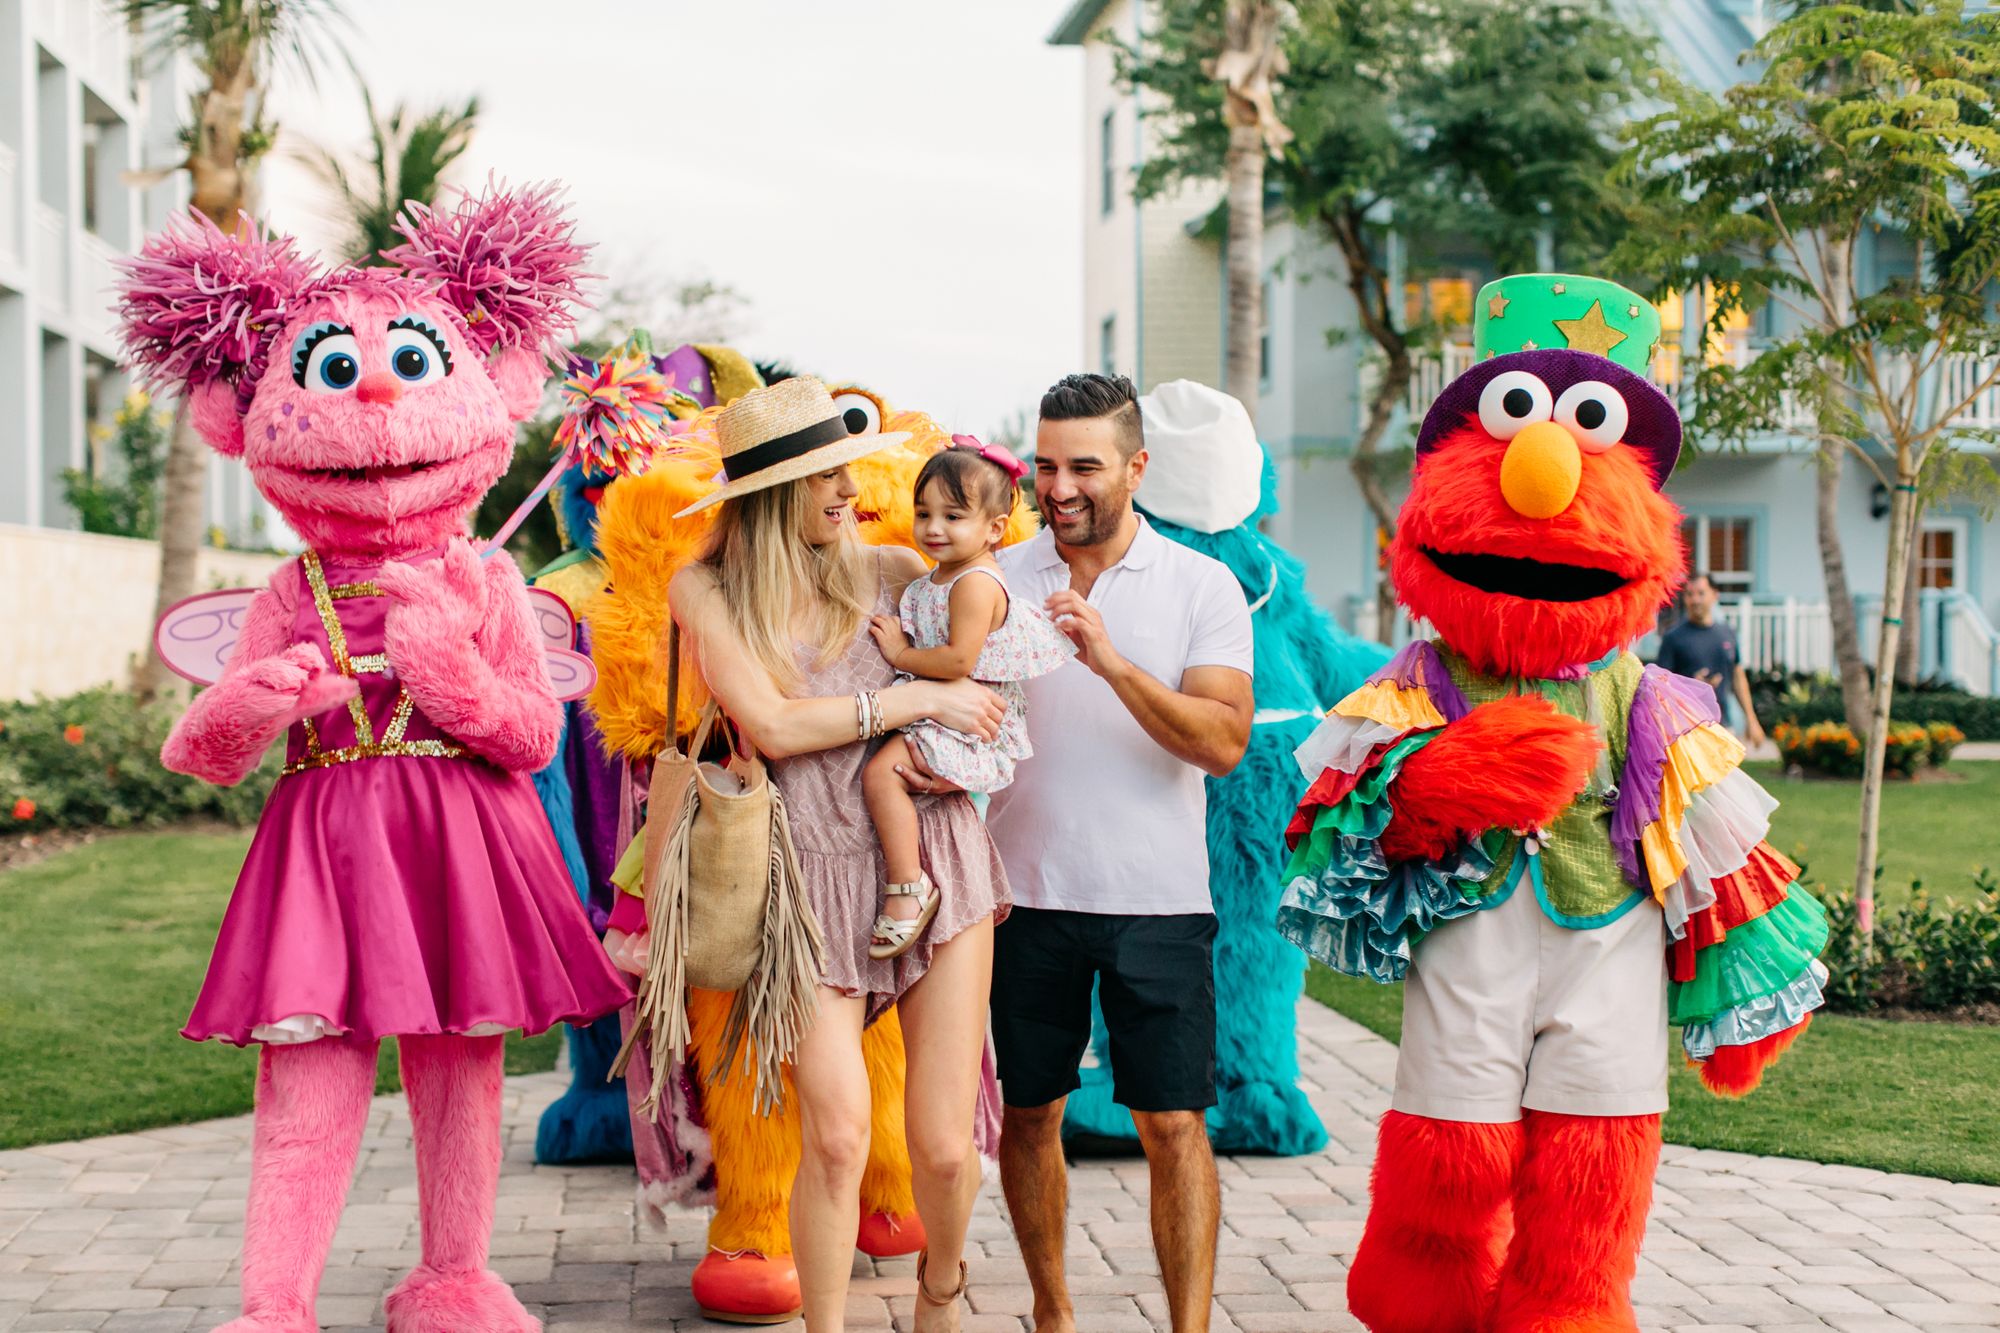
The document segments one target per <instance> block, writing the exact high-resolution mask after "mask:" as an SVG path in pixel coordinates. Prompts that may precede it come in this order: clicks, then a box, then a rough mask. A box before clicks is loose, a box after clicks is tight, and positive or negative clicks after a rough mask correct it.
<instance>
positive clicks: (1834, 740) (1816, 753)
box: [1771, 721, 1965, 778]
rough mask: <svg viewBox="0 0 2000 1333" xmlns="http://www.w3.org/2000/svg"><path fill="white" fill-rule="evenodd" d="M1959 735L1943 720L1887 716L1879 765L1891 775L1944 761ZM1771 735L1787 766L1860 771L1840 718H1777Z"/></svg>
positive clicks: (1837, 773)
mask: <svg viewBox="0 0 2000 1333" xmlns="http://www.w3.org/2000/svg"><path fill="white" fill-rule="evenodd" d="M1964 739H1965V733H1964V732H1962V731H1960V730H1959V729H1958V728H1957V727H1954V726H1951V725H1950V724H1949V723H1942V722H1938V723H1932V724H1931V725H1930V726H1929V727H1924V726H1919V725H1918V724H1916V723H1914V722H1895V721H1892V722H1890V723H1889V732H1888V737H1887V739H1886V740H1885V741H1884V743H1883V752H1882V770H1883V772H1885V773H1887V774H1889V775H1890V776H1891V777H1903V778H1907V777H1913V776H1915V775H1916V771H1917V770H1918V769H1920V768H1923V767H1925V766H1926V765H1929V764H1943V763H1945V762H1946V761H1948V760H1949V759H1950V758H1951V754H1952V751H1953V750H1954V749H1956V748H1957V747H1958V744H1959V742H1961V741H1963V740H1964ZM1771 740H1772V742H1773V743H1774V744H1776V745H1777V747H1778V753H1779V754H1780V755H1782V756H1783V757H1784V760H1785V763H1786V765H1787V766H1788V767H1797V768H1802V769H1805V770H1807V771H1809V772H1813V773H1824V774H1826V775H1827V776H1829V777H1836V778H1855V777H1860V776H1861V770H1862V766H1863V756H1862V753H1861V742H1860V741H1858V740H1856V739H1855V736H1854V733H1853V732H1852V731H1850V730H1848V728H1847V724H1846V723H1845V722H1815V723H1813V724H1812V725H1810V726H1804V727H1801V726H1799V725H1797V724H1796V723H1792V722H1780V723H1779V724H1778V725H1777V726H1776V727H1774V728H1773V729H1772V731H1771Z"/></svg>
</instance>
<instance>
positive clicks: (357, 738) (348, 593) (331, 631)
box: [283, 551, 466, 775]
mask: <svg viewBox="0 0 2000 1333" xmlns="http://www.w3.org/2000/svg"><path fill="white" fill-rule="evenodd" d="M300 563H301V565H303V567H304V569H305V574H306V586H308V587H309V588H311V589H312V595H313V610H314V611H316V612H318V613H319V623H320V628H321V629H323V630H325V631H326V642H327V646H328V647H329V648H331V649H332V650H333V666H334V670H336V671H338V672H339V673H340V674H341V675H343V676H347V677H349V678H352V677H354V676H356V675H358V674H361V673H363V672H372V673H375V674H378V675H379V674H381V673H383V672H386V671H387V670H388V669H389V655H388V654H387V653H363V654H362V655H361V656H359V657H356V656H353V655H352V654H350V653H349V652H348V651H347V631H346V630H345V629H343V628H342V627H341V624H340V614H339V613H338V612H337V611H335V610H334V607H333V604H334V603H335V602H337V601H344V600H346V599H347V598H350V597H380V596H381V595H382V589H381V588H380V587H378V586H376V585H375V584H373V583H343V584H341V585H339V586H338V587H329V586H328V585H327V581H326V570H325V569H324V568H323V567H322V566H321V564H320V562H319V556H318V555H317V554H316V553H315V552H312V551H307V552H306V553H305V555H303V556H302V557H300ZM415 711H416V704H415V703H414V702H413V701H412V700H411V698H410V692H409V691H408V690H398V691H397V692H396V709H395V711H394V712H393V713H391V714H390V715H389V725H388V726H387V728H385V729H384V731H383V735H382V739H381V740H379V741H378V740H376V739H375V723H374V720H373V719H372V718H370V717H369V716H368V707H367V705H366V704H364V703H362V702H361V699H360V696H358V695H357V696H356V697H354V698H352V699H349V700H348V701H347V715H348V717H350V718H352V719H353V721H354V744H352V745H348V746H343V747H342V748H340V749H338V750H328V749H325V748H323V747H322V746H321V744H320V738H319V728H318V727H317V726H315V725H313V720H312V719H311V718H306V719H305V721H304V729H305V737H306V752H305V755H304V757H303V758H301V759H298V760H297V761H295V762H293V763H289V764H287V765H285V767H284V770H283V772H284V773H285V774H287V775H290V774H293V773H303V772H305V771H307V770H308V769H314V768H331V767H332V766H333V765H335V764H351V763H354V762H355V761H356V760H360V759H394V758H414V759H463V758H465V757H466V749H465V747H464V746H463V745H457V744H454V743H452V742H450V741H432V740H427V741H406V740H404V739H403V736H404V734H405V733H406V732H407V731H408V730H409V726H410V715H411V714H412V713H414V712H415Z"/></svg>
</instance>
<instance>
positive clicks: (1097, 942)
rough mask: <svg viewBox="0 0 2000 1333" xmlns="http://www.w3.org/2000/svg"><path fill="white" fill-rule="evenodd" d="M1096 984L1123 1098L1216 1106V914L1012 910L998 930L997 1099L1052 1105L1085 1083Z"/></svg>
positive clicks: (1166, 1105) (1155, 1106) (1183, 1107)
mask: <svg viewBox="0 0 2000 1333" xmlns="http://www.w3.org/2000/svg"><path fill="white" fill-rule="evenodd" d="M1093 982H1097V983H1099V993H1098V1003H1099V1004H1100V1005H1101V1006H1102V1008H1103V1010H1104V1026H1105V1028H1106V1029H1107V1030H1108V1031H1109V1033H1110V1036H1111V1073H1112V1080H1113V1095H1114V1096H1115V1097H1116V1098H1117V1099H1118V1102H1119V1104H1120V1105H1122V1106H1125V1107H1126V1108H1128V1109H1130V1110H1134V1111H1202V1110H1206V1109H1207V1108H1209V1107H1211V1106H1213V1105H1215V917H1214V916H1213V915H1212V914H1210V913H1201V914H1198V915H1188V916H1109V915H1100V914H1098V913H1095V912H1056V911H1043V910H1038V909H1035V908H1029V907H1017V908H1015V909H1014V911H1013V914H1012V915H1011V916H1009V917H1008V918H1007V920H1006V921H1005V922H1003V923H1002V924H1001V926H1000V928H999V930H998V931H996V932H995V933H994V937H993V1046H994V1052H995V1055H996V1056H997V1057H998V1059H999V1063H1000V1096H1001V1100H1003V1101H1004V1102H1006V1104H1007V1105H1009V1106H1022V1107H1027V1106H1046V1105H1048V1104H1049V1103H1050V1102H1052V1101H1055V1100H1056V1099H1057V1098H1059V1097H1066V1096H1068V1095H1069V1094H1070V1093H1072V1092H1075V1091H1076V1090H1077V1088H1078V1087H1079V1086H1081V1081H1080V1080H1079V1079H1078V1077H1077V1068H1078V1066H1079V1065H1080V1064H1081V1063H1082V1060H1083V1052H1084V1048H1085V1047H1086V1046H1087V1045H1088V1044H1089V1042H1090V989H1091V984H1092V983H1093Z"/></svg>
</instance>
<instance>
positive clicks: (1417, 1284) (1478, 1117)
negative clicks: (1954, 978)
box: [1279, 274, 1826, 1333]
mask: <svg viewBox="0 0 2000 1333" xmlns="http://www.w3.org/2000/svg"><path fill="white" fill-rule="evenodd" d="M1510 307H1511V308H1510ZM1476 308H1477V309H1478V310H1479V311H1480V319H1479V325H1478V327H1477V328H1476V331H1475V336H1476V339H1477V340H1478V341H1480V342H1481V343H1482V344H1483V345H1484V347H1483V350H1485V349H1491V346H1492V344H1494V343H1503V344H1507V345H1511V346H1512V347H1518V348H1521V349H1522V350H1518V351H1509V350H1507V346H1506V345H1503V346H1502V347H1500V348H1498V349H1494V350H1498V351H1499V352H1500V353H1501V354H1499V355H1491V356H1490V359H1486V360H1482V361H1480V362H1479V363H1478V364H1477V365H1475V367H1474V368H1473V369H1472V370H1471V371H1469V372H1467V373H1466V374H1465V375H1463V376H1461V377H1460V378H1459V379H1458V380H1456V381H1454V382H1453V383H1452V384H1451V385H1449V386H1447V387H1446V389H1445V391H1444V393H1443V394H1442V395H1441V396H1440V397H1439V399H1438V401H1437V403H1436V404H1435V405H1434V406H1433V407H1432V409H1431V411H1430V413H1429V415H1428V416H1427V417H1426V419H1425V421H1424V425H1423V430H1422V432H1421V434H1420V436H1419V440H1418V445H1417V467H1416V473H1415V476H1414V478H1413V481H1412V485H1411V489H1410V496H1409V499H1408V501H1407V502H1406V503H1405V505H1404V507H1403V512H1402V519H1401V523H1400V526H1399V529H1398V532H1397V534H1396V538H1395V542H1394V544H1393V546H1392V547H1391V549H1390V552H1389V558H1390V565H1391V569H1392V571H1393V573H1394V576H1395V582H1396V588H1397V592H1398V594H1399V596H1400V598H1401V600H1402V602H1403V604H1404V605H1405V606H1406V607H1408V608H1409V610H1410V611H1411V613H1412V614H1413V615H1415V616H1418V617H1420V618H1422V619H1424V620H1427V621H1428V622H1430V624H1431V625H1432V626H1434V627H1435V629H1436V631H1437V637H1436V638H1435V639H1433V640H1430V641H1427V642H1419V643H1415V644H1412V645H1411V646H1410V647H1409V648H1407V649H1405V650H1404V651H1403V652H1402V653H1401V654H1400V655H1398V657H1397V658H1396V659H1395V660H1394V661H1393V662H1391V663H1390V664H1389V665H1388V666H1387V667H1385V668H1384V669H1383V670H1382V672H1381V673H1379V674H1378V675H1377V676H1376V677H1375V678H1374V679H1373V680H1372V681H1371V682H1370V683H1369V684H1367V685H1365V686H1363V687H1362V688H1361V689H1360V690H1358V691H1356V692H1355V693H1354V694H1353V695H1351V696H1349V697H1348V698H1347V699H1346V700H1344V701H1343V702H1342V703H1341V704H1340V705H1338V706H1337V707H1336V709H1335V710H1334V713H1333V714H1332V715H1331V716H1330V717H1328V719H1327V721H1326V723H1325V724H1324V725H1323V726H1322V727H1321V728H1320V729H1319V731H1318V732H1316V733H1315V734H1314V736H1313V737H1312V738H1311V739H1310V740H1308V741H1307V743H1306V744H1305V745H1304V746H1302V747H1301V748H1300V750H1299V761H1300V765H1301V767H1302V768H1304V769H1305V771H1306V774H1307V776H1308V777H1309V778H1311V779H1313V784H1312V787H1311V789H1310V791H1309V792H1308V793H1307V795H1306V798H1305V801H1304V803H1303V804H1302V805H1301V807H1300V809H1299V811H1298V814H1297V816H1296V817H1295V818H1294V819H1293V821H1292V825H1291V829H1290V840H1291V842H1292V845H1293V856H1292V862H1291V865H1290V866H1289V867H1288V869H1287V872H1286V879H1287V888H1286V891H1285V896H1284V899H1283V905H1282V906H1281V908H1280V920H1279V925H1280V929H1281V930H1283V931H1284V932H1285V933H1286V934H1287V935H1288V936H1290V937H1291V938H1292V939H1293V940H1294V941H1295V942H1297V943H1298V944H1299V945H1300V946H1301V947H1302V948H1305V949H1306V950H1307V951H1308V952H1310V953H1312V954H1313V955H1314V956H1315V957H1318V958H1320V959H1321V960H1322V961H1325V962H1326V963H1328V964H1329V965H1330V966H1333V967H1335V968H1337V969H1338V970H1341V971H1344V972H1348V973H1350V974H1352V975H1357V976H1366V977H1370V978H1372V979H1374V980H1377V981H1393V980H1397V979H1403V978H1406V979H1407V989H1406V993H1405V1004H1404V1027H1403V1043H1402V1054H1401V1059H1400V1061H1399V1063H1398V1069H1397V1079H1396V1092H1395V1097H1394V1100H1393V1103H1392V1106H1393V1109H1392V1110H1391V1111H1390V1112H1389V1113H1388V1115H1387V1116H1386V1117H1384V1119H1383V1122H1382V1127H1381V1140H1380V1145H1379V1148H1378V1152H1377V1155H1376V1161H1375V1174H1374V1181H1373V1195H1372V1197H1373V1203H1372V1206H1371V1211H1370V1213H1369V1218H1368V1224H1367V1227H1366V1230H1365V1231H1364V1233H1363V1235H1362V1239H1361V1245H1360V1249H1359V1252H1358V1253H1357V1254H1356V1255H1355V1259H1354V1264H1353V1268H1352V1270H1351V1272H1350V1273H1349V1277H1348V1300H1349V1304H1350V1306H1351V1308H1352V1309H1353V1311H1354V1313H1355V1314H1356V1315H1357V1316H1358V1317H1359V1318H1360V1319H1361V1320H1362V1322H1363V1323H1365V1324H1366V1325H1367V1326H1368V1327H1369V1328H1370V1329H1372V1330H1375V1333H1531V1331H1532V1333H1600V1331H1605V1333H1609V1331H1610V1330H1636V1329H1637V1324H1636V1322H1635V1320H1634V1317H1633V1312H1632V1306H1631V1299H1630V1285H1631V1280H1632V1275H1633V1272H1634V1270H1635V1268H1636V1265H1637V1262H1638V1254H1639V1244H1640V1240H1641V1238H1642V1235H1643V1232H1644V1228H1645V1218H1646V1210H1647V1206H1648V1204H1649V1202H1650V1200H1651V1198H1652V1181H1653V1171H1654V1168H1655V1165H1656V1163H1657V1161H1658V1157H1659V1145H1660V1114H1661V1112H1662V1111H1664V1109H1665V1107H1666V1028H1667V1025H1668V1024H1669V1023H1670V1022H1671V1023H1674V1024H1678V1025H1680V1026H1681V1027H1682V1039H1683V1043H1684V1045H1685V1046H1686V1048H1687V1052H1688V1055H1689V1058H1690V1059H1692V1060H1694V1061H1696V1062H1697V1063H1699V1064H1701V1066H1702V1078H1703V1081H1704V1082H1705V1083H1706V1084H1707V1085H1708V1086H1709V1087H1710V1088H1711V1089H1712V1090H1714V1091H1716V1092H1718V1093H1721V1094H1724V1095H1741V1094H1742V1093H1745V1092H1748V1091H1749V1090H1750V1089H1752V1088H1754V1087H1755V1086H1756V1084H1757V1082H1758V1080H1759V1079H1760V1078H1761V1076H1762V1072H1763V1070H1764V1068H1765V1067H1766V1066H1768V1065H1769V1064H1770V1063H1771V1062H1772V1061H1773V1060H1775V1059H1776V1058H1777V1057H1778V1055H1779V1054H1780V1053H1781V1052H1782V1051H1783V1050H1784V1049H1785V1047H1786V1046H1787V1045H1789V1044H1790V1042H1791V1041H1792V1040H1793V1039H1794V1038H1795V1037H1796V1036H1797V1035H1798V1034H1799V1033H1800V1032H1801V1031H1803V1030H1804V1027H1805V1024H1806V1021H1807V1019H1808V1017H1809V1015H1810V1011H1811V1010H1812V1009H1813V1008H1815V1007H1816V1006H1817V1005H1818V1004H1819V1003H1820V1001H1821V986H1822V984H1823V982H1824V980H1825V976H1826V974H1825V970H1824V969H1823V968H1822V967H1821V966H1820V964H1819V962H1818V961H1817V958H1816V955H1817V953H1818V952H1819V949H1820V947H1821V946H1822V945H1823V944H1824V942H1825V938H1826V923H1825V916H1824V913H1823V911H1822V910H1821V909H1820V907H1819V905H1818V904H1817V903H1816V902H1815V901H1814V900H1813V899H1812V898H1811V896H1810V895H1808V894H1806V893H1805V892H1804V891H1803V890H1802V889H1800V888H1799V887H1798V885H1797V883H1796V882H1795V880H1796V875H1797V868H1796V867H1795V866H1793V865H1791V863H1790V862H1788V861H1786V860H1785V859H1784V858H1783V857H1782V856H1780V855H1778V854H1777V853H1776V852H1775V851H1772V850H1771V848H1770V847H1769V846H1767V845H1765V843H1764V842H1763V839H1764V836H1765V834H1766V833H1767V832H1768V831H1769V815H1770V812H1771V810H1772V809H1774V808H1775V804H1776V803H1775V802H1773V801H1772V800H1771V799H1770V798H1769V797H1768V796H1767V795H1765V794H1764V792H1763V791H1762V790H1761V789H1760V788H1758V787H1757V785H1756V784H1755V783H1754V782H1752V781H1751V780H1750V779H1749V778H1748V777H1747V776H1745V775H1744V774H1743V773H1742V772H1741V771H1740V769H1739V767H1738V764H1739V762H1740V760H1741V758H1742V747H1741V746H1740V745H1739V744H1738V743H1737V742H1736V740H1735V739H1734V737H1732V736H1731V735H1730V734H1729V733H1728V732H1726V731H1724V730H1723V729H1722V728H1721V727H1720V726H1719V725H1718V718H1717V709H1716V700H1715V696H1714V693H1713V691H1712V690H1711V689H1710V688H1709V687H1708V686H1706V685H1703V684H1701V683H1699V682H1695V681H1690V680H1687V679H1685V678H1682V677H1678V676H1673V675H1671V674H1669V673H1667V672H1664V671H1661V670H1660V669H1659V668H1657V667H1642V666H1641V664H1640V663H1639V662H1638V660H1637V659H1636V658H1635V657H1634V656H1633V655H1632V654H1631V653H1630V652H1629V651H1628V650H1627V645H1628V644H1630V643H1631V642H1633V641H1634V640H1635V639H1637V638H1639V637H1640V636H1641V635H1642V634H1644V633H1645V632H1646V631H1647V630H1648V629H1649V628H1650V627H1651V624H1652V621H1653V617H1654V616H1655V614H1656V613H1657V612H1658V610H1659V609H1660V607H1661V606H1662V605H1664V604H1665V603H1666V602H1667V601H1668V599H1669V598H1671V597H1672V596H1673V594H1674V592H1675V590H1676V589H1677V588H1678V587H1679V585H1680V583H1681V580H1682V577H1683V572H1684V571H1683V567H1682V553H1681V547H1680V542H1679V526H1680V515H1679V513H1678V511H1677V510H1676V509H1675V508H1674V506H1673V505H1672V503H1670V502H1669V501H1668V500H1667V499H1666V498H1665V497H1664V496H1663V495H1661V494H1660V491H1659V487H1660V484H1661V482H1662V481H1663V480H1664V479H1665V478H1666V477H1667V476H1668V475H1669V474H1670V473H1671V472H1672V470H1673V463H1674V459H1675V457H1676V455H1677V454H1678V451H1679V448H1680V422H1679V419H1678V418H1677V416H1676V415H1675V413H1674V409H1673V406H1672V404H1671V403H1670V402H1668V401H1667V399H1666V398H1665V397H1664V395H1662V394H1661V393H1660V392H1659V390H1657V389H1655V388H1654V387H1652V385H1650V384H1649V383H1647V382H1646V380H1645V379H1644V378H1642V376H1641V374H1639V373H1635V372H1637V371H1640V370H1643V368H1644V365H1645V362H1646V359H1647V358H1648V357H1649V356H1650V352H1651V347H1652V339H1651V338H1647V337H1644V336H1634V335H1635V334H1641V335H1643V334H1644V333H1646V332H1648V331H1650V333H1651V334H1652V335H1653V337H1655V338H1656V337H1657V333H1658V321H1657V316H1654V315H1653V314H1652V308H1651V307H1650V306H1649V305H1647V304H1646V303H1645V302H1643V301H1640V300H1639V299H1638V298H1637V297H1635V296H1632V294H1631V293H1629V292H1625V291H1623V289H1621V288H1618V287H1615V286H1614V285H1612V284H1610V283H1605V282H1601V281H1597V280H1593V279H1586V278H1570V277H1563V276H1560V275H1548V274H1536V275H1529V276H1525V277H1518V278H1509V279H1503V280H1502V281H1501V282H1498V283H1494V284H1491V285H1489V287H1488V288H1487V289H1486V290H1485V291H1482V292H1481V293H1480V297H1479V301H1478V304H1477V307H1476ZM1642 312H1643V313H1642ZM1607 316H1609V317H1610V318H1609V319H1607ZM1621 329H1622V330H1624V331H1623V332H1621ZM1558 331H1560V332H1558ZM1529 335H1533V336H1532V337H1530V336H1529ZM1537 339H1540V340H1541V341H1540V342H1539V343H1538V342H1537V341H1536V340H1537ZM1565 339H1567V340H1568V341H1569V346H1568V347H1564V346H1563V345H1562V344H1563V342H1564V341H1565ZM1628 342H1629V343H1630V344H1631V346H1630V348H1629V349H1621V348H1620V346H1619V345H1620V344H1623V343H1628ZM1585 348H1589V349H1590V350H1583V349H1585ZM1621 351H1622V353H1623V354H1622V355H1621ZM1601 352H1609V353H1610V354H1611V356H1610V357H1607V356H1605V355H1600V354H1599V353H1601ZM1614 357H1615V358H1617V360H1614V359H1612V358H1614ZM1619 361H1624V362H1626V363H1627V364H1622V365H1621V364H1619Z"/></svg>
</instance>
